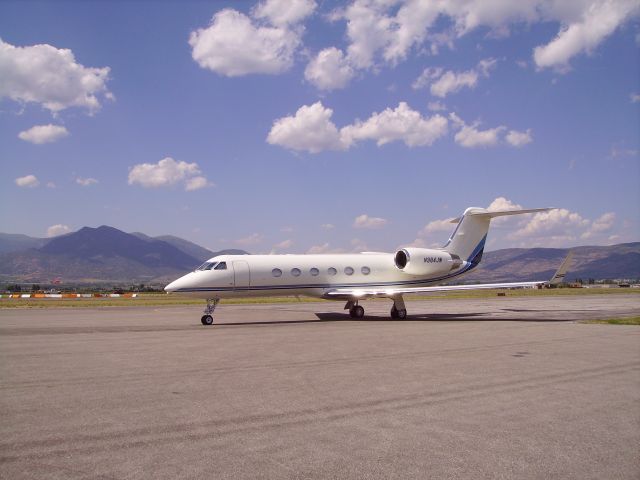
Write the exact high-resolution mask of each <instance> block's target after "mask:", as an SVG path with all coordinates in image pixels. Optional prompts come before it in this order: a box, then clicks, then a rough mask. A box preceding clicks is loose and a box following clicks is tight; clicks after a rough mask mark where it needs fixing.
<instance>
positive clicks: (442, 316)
mask: <svg viewBox="0 0 640 480" xmlns="http://www.w3.org/2000/svg"><path fill="white" fill-rule="evenodd" d="M531 311H534V312H535V311H536V310H531ZM540 313H541V315H544V312H540ZM315 316H316V317H318V318H317V319H305V320H264V321H255V322H224V323H220V324H219V325H224V326H234V325H235V326H241V325H245V326H247V325H294V324H305V323H329V322H394V323H395V322H416V321H418V322H420V321H422V322H450V321H455V320H467V321H469V320H471V321H485V322H495V321H499V322H559V321H567V320H565V319H563V320H558V319H552V318H541V317H532V318H522V317H520V318H514V317H500V318H495V317H492V316H491V315H490V314H489V315H488V314H486V313H431V314H416V315H408V316H407V318H405V319H402V320H401V319H391V318H389V317H388V316H384V315H381V316H379V317H378V316H368V315H366V316H364V317H363V318H357V319H354V318H351V317H350V316H349V314H348V313H338V312H326V313H316V314H315Z"/></svg>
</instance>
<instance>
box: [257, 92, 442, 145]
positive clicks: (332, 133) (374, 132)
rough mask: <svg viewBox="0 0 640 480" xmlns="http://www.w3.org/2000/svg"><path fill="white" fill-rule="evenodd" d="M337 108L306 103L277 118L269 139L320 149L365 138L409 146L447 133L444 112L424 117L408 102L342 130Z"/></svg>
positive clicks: (284, 143) (272, 141)
mask: <svg viewBox="0 0 640 480" xmlns="http://www.w3.org/2000/svg"><path fill="white" fill-rule="evenodd" d="M332 115H333V110H331V109H330V108H325V107H324V106H323V105H322V103H321V102H316V103H314V104H313V105H304V106H302V107H300V108H299V109H298V111H297V112H296V114H295V115H293V116H288V117H283V118H280V119H278V120H276V121H275V122H274V124H273V126H272V127H271V131H270V132H269V135H268V136H267V142H268V143H270V144H272V145H280V146H283V147H285V148H289V149H292V150H306V151H308V152H310V153H319V152H321V151H323V150H344V149H347V148H349V147H351V146H353V145H354V144H355V143H357V142H359V141H363V140H373V141H375V142H376V144H377V145H378V146H381V145H384V144H386V143H389V142H393V141H402V142H404V143H405V144H406V145H407V146H409V147H415V146H423V145H431V144H432V143H433V142H435V141H436V140H437V139H439V138H440V137H442V136H444V135H445V134H446V133H447V129H448V121H447V119H446V118H445V117H443V116H442V115H434V116H432V117H423V116H422V115H421V114H420V112H417V111H415V110H412V109H411V108H410V107H409V106H408V105H407V104H406V103H405V102H400V103H399V104H398V106H397V107H396V108H395V109H391V108H387V109H385V110H384V111H382V112H380V113H373V114H372V115H371V117H369V118H368V119H367V120H365V121H364V122H363V121H360V120H358V121H356V122H354V123H353V124H350V125H347V126H345V127H343V128H342V129H340V130H338V128H337V127H336V125H335V124H334V123H333V122H332V121H331V116H332Z"/></svg>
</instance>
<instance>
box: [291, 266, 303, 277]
mask: <svg viewBox="0 0 640 480" xmlns="http://www.w3.org/2000/svg"><path fill="white" fill-rule="evenodd" d="M300 273H302V272H300V269H299V268H292V269H291V275H293V276H294V277H299V276H300Z"/></svg>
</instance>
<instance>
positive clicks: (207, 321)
mask: <svg viewBox="0 0 640 480" xmlns="http://www.w3.org/2000/svg"><path fill="white" fill-rule="evenodd" d="M200 321H201V322H202V324H203V325H213V317H212V316H211V315H203V316H202V318H201V319H200Z"/></svg>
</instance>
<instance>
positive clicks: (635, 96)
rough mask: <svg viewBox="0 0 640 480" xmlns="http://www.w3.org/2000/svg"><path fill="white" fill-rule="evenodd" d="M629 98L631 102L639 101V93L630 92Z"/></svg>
mask: <svg viewBox="0 0 640 480" xmlns="http://www.w3.org/2000/svg"><path fill="white" fill-rule="evenodd" d="M629 98H630V99H631V103H638V102H640V93H632V94H630V95H629Z"/></svg>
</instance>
